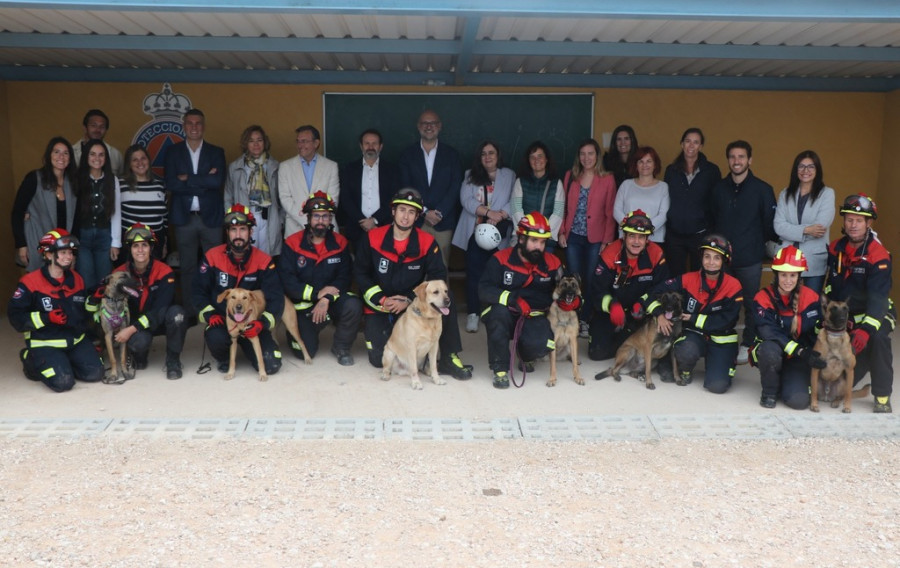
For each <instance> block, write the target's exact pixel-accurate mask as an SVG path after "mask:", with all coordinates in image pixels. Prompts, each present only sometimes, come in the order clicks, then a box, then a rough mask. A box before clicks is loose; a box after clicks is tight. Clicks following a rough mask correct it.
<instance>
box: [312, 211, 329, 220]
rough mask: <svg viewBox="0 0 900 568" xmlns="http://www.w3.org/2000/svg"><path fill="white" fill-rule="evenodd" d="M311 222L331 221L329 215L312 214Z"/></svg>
mask: <svg viewBox="0 0 900 568" xmlns="http://www.w3.org/2000/svg"><path fill="white" fill-rule="evenodd" d="M312 218H313V221H316V220H319V221H328V220H329V219H331V213H313V214H312Z"/></svg>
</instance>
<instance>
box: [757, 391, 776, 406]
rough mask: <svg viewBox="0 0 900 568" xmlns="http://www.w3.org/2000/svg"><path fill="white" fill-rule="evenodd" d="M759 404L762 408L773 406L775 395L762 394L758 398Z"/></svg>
mask: <svg viewBox="0 0 900 568" xmlns="http://www.w3.org/2000/svg"><path fill="white" fill-rule="evenodd" d="M759 405H760V406H762V407H763V408H775V397H774V396H772V395H769V394H764V395H762V396H761V397H760V398H759Z"/></svg>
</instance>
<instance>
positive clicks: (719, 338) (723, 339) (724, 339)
mask: <svg viewBox="0 0 900 568" xmlns="http://www.w3.org/2000/svg"><path fill="white" fill-rule="evenodd" d="M709 339H710V340H711V341H712V342H713V343H718V344H720V345H727V344H729V343H737V342H738V336H737V334H736V333H735V334H733V335H710V336H709Z"/></svg>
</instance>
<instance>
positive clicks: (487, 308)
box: [481, 306, 491, 317]
mask: <svg viewBox="0 0 900 568" xmlns="http://www.w3.org/2000/svg"><path fill="white" fill-rule="evenodd" d="M489 311H491V307H490V306H488V307H486V308H485V309H484V311H483V312H481V317H484V316H486V315H487V314H488V312H489Z"/></svg>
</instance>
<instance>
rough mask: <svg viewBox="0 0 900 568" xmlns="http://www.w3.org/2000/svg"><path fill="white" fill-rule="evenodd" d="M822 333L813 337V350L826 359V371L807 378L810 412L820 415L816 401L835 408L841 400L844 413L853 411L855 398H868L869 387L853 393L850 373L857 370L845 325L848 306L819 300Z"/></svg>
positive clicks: (823, 370) (816, 371) (848, 310)
mask: <svg viewBox="0 0 900 568" xmlns="http://www.w3.org/2000/svg"><path fill="white" fill-rule="evenodd" d="M822 312H823V314H824V316H823V318H822V319H823V321H822V331H820V332H819V335H818V336H817V337H816V345H815V347H813V349H814V350H815V351H817V352H818V353H819V354H820V356H821V357H822V358H823V359H825V363H826V364H825V368H824V369H816V368H813V369H812V372H811V374H810V378H809V384H810V396H809V409H810V410H812V411H813V412H818V411H819V401H820V400H821V401H822V402H830V403H831V408H837V407H838V405H839V404H840V399H841V397H843V399H844V410H843V411H844V412H846V413H849V412H851V411H852V401H853V399H854V398H860V397H865V396H868V395H869V388H870V385H866V386H865V387H863V388H862V389H860V390H858V391H854V390H853V370H854V368H855V367H856V356H855V355H854V354H853V346H852V345H851V344H850V334H849V333H847V322H848V320H849V319H850V308H849V307H848V306H847V302H838V301H835V300H826V299H825V297H824V296H823V297H822Z"/></svg>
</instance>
